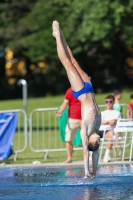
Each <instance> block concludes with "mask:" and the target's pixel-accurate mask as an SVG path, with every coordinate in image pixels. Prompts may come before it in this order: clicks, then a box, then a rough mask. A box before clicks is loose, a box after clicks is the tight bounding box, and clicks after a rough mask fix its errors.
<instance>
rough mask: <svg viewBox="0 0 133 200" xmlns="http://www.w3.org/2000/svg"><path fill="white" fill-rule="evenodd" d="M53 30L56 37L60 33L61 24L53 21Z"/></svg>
mask: <svg viewBox="0 0 133 200" xmlns="http://www.w3.org/2000/svg"><path fill="white" fill-rule="evenodd" d="M52 28H53V36H54V37H56V35H57V34H58V33H59V32H60V27H59V23H58V22H57V21H56V20H55V21H53V24H52Z"/></svg>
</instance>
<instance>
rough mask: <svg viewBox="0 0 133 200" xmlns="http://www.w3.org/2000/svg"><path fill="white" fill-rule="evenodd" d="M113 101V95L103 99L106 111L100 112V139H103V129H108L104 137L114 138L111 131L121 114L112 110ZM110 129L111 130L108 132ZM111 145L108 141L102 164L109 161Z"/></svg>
mask: <svg viewBox="0 0 133 200" xmlns="http://www.w3.org/2000/svg"><path fill="white" fill-rule="evenodd" d="M114 100H115V98H114V96H113V95H108V96H107V97H106V98H105V103H106V110H105V111H102V112H101V116H102V122H101V126H100V131H99V135H100V136H101V138H102V137H103V132H104V131H103V130H104V129H105V128H106V129H107V128H109V130H107V131H106V134H105V137H106V138H109V139H112V138H113V136H114V131H113V129H114V128H115V126H116V123H117V121H118V119H121V113H120V112H118V111H116V110H114V109H113V104H114ZM110 128H112V129H111V130H110ZM112 145H113V144H112V142H111V141H110V140H108V143H107V147H106V152H105V155H104V159H103V161H104V162H109V161H111V157H110V151H111V149H112Z"/></svg>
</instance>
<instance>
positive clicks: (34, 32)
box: [0, 0, 133, 95]
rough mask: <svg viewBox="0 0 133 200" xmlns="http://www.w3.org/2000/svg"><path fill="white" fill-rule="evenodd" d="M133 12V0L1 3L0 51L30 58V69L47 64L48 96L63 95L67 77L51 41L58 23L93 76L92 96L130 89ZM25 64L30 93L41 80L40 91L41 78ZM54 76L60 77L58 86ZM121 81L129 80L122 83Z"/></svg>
mask: <svg viewBox="0 0 133 200" xmlns="http://www.w3.org/2000/svg"><path fill="white" fill-rule="evenodd" d="M132 10H133V1H132V0H128V1H119V0H112V1H111V0H110V1H106V0H95V1H93V0H89V1H86V0H82V1H80V0H73V1H72V0H68V1H65V0H50V1H46V0H35V1H31V0H24V1H17V0H12V1H3V2H2V3H1V2H0V16H1V17H0V25H1V26H0V42H1V48H0V49H1V50H3V49H4V48H5V47H6V46H9V47H11V49H13V51H14V52H15V55H16V57H19V56H20V55H21V56H22V57H25V58H26V59H27V58H28V60H29V64H30V63H37V62H39V61H40V60H42V61H45V62H46V63H48V65H49V71H48V73H47V74H46V76H45V78H44V79H45V85H46V87H49V88H50V90H51V93H60V92H62V91H63V90H64V88H67V87H68V85H69V83H68V82H67V81H65V83H64V86H63V85H60V82H61V81H62V80H63V79H64V76H65V72H64V70H63V69H62V68H61V64H60V62H59V59H58V57H57V52H56V44H55V39H54V38H53V37H52V21H53V20H55V19H56V20H58V21H59V22H60V25H61V28H62V29H63V32H64V35H65V37H66V40H67V41H68V44H69V45H70V47H71V49H72V51H73V53H74V56H75V57H76V58H77V59H78V61H79V63H80V65H81V67H83V69H84V70H85V71H86V72H87V73H88V74H89V75H90V76H91V77H92V80H93V85H94V88H95V89H96V91H98V90H99V89H100V90H102V91H103V92H104V91H108V90H111V89H114V88H116V87H121V88H123V87H131V85H132V80H133V77H132V74H133V64H132V63H130V64H129V63H127V62H126V60H127V58H129V57H130V58H132V56H133V51H129V50H128V47H131V48H132V47H133V45H132V44H133V37H132V33H133V26H132V21H133V12H132ZM7 11H8V12H7ZM29 64H28V65H27V68H28V71H27V75H26V77H31V78H30V80H28V81H29V84H30V85H31V87H32V88H34V85H36V84H37V82H38V81H37V80H38V78H39V82H38V83H39V84H38V87H40V88H41V85H43V78H42V76H43V75H42V74H37V73H36V74H35V73H34V74H33V72H30V69H29ZM112 69H113V70H112ZM129 69H130V72H129ZM29 72H30V74H32V76H31V75H29ZM53 74H54V77H58V79H56V84H57V85H56V86H57V87H55V86H54V85H55V81H53V80H55V78H52V77H53ZM37 76H38V78H37ZM125 79H126V80H127V81H126V82H123V80H125ZM65 80H67V78H65ZM50 81H51V86H50V85H49V84H50V83H49V82H50ZM30 91H33V89H30ZM41 91H42V90H40V92H39V93H36V91H33V92H32V94H31V95H33V94H35V95H41V94H42V95H43V93H41ZM45 93H46V91H45Z"/></svg>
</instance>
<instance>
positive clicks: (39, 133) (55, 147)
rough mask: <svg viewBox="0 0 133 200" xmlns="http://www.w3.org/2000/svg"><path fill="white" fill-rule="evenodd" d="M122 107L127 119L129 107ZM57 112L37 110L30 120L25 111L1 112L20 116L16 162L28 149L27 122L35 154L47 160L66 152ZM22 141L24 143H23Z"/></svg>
mask: <svg viewBox="0 0 133 200" xmlns="http://www.w3.org/2000/svg"><path fill="white" fill-rule="evenodd" d="M121 106H122V108H123V109H122V115H123V118H125V117H126V108H127V106H128V105H127V104H121ZM99 107H100V109H101V111H102V110H105V108H106V106H105V105H99ZM57 110H58V108H39V109H35V110H33V111H32V112H31V113H30V117H29V119H28V118H27V115H26V112H25V111H24V110H7V111H1V112H16V113H17V115H18V121H17V129H16V133H15V138H14V142H13V146H14V152H15V156H14V160H16V159H17V156H18V153H22V152H23V151H24V150H25V149H26V148H27V133H28V126H27V122H29V137H28V138H29V145H30V149H31V150H32V151H33V152H44V159H47V157H48V153H49V152H59V151H66V145H65V143H63V142H61V139H60V133H59V125H58V118H57V117H56V115H55V112H56V111H57ZM22 138H23V139H22ZM22 141H24V142H23V143H22ZM74 150H82V147H74ZM130 154H131V153H130ZM130 157H131V156H130Z"/></svg>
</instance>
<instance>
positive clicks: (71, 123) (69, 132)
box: [63, 118, 81, 164]
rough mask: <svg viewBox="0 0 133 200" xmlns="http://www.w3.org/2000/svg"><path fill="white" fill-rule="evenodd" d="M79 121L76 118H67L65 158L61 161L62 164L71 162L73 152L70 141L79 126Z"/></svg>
mask: <svg viewBox="0 0 133 200" xmlns="http://www.w3.org/2000/svg"><path fill="white" fill-rule="evenodd" d="M80 124H81V121H80V120H76V119H70V118H69V119H68V122H67V125H66V129H65V132H66V136H65V141H66V149H67V160H66V161H64V162H63V164H67V163H71V162H72V153H73V144H72V141H73V139H74V137H75V134H76V132H77V130H78V128H80Z"/></svg>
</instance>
